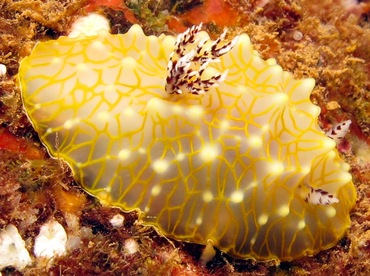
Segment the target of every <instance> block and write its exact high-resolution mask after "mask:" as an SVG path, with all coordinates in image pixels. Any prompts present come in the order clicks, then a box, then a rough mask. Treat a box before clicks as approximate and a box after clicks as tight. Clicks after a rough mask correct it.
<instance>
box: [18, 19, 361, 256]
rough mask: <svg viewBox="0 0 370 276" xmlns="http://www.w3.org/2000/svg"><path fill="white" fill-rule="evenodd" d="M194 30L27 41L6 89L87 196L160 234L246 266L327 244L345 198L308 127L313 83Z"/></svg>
mask: <svg viewBox="0 0 370 276" xmlns="http://www.w3.org/2000/svg"><path fill="white" fill-rule="evenodd" d="M200 28H201V26H197V27H192V28H190V29H189V30H187V31H186V32H184V33H183V34H180V35H179V36H178V37H177V38H175V37H173V36H166V35H160V36H159V37H155V36H146V35H144V33H143V31H142V29H141V28H140V27H139V26H138V25H134V26H133V27H132V28H131V29H130V30H129V31H128V32H127V33H126V34H124V35H111V34H109V33H107V32H105V31H101V32H99V34H98V35H97V36H94V37H85V36H78V37H76V38H69V37H60V38H59V39H58V40H55V41H47V42H41V43H39V44H38V45H37V46H36V47H35V49H34V50H33V51H32V53H31V55H30V56H29V57H27V58H26V59H24V60H23V61H22V63H21V66H20V70H19V81H20V86H21V90H22V97H23V102H24V106H25V109H26V112H27V114H28V116H29V118H30V120H31V121H32V123H33V126H34V128H35V130H36V131H37V132H38V134H39V136H40V139H41V140H42V142H43V143H44V144H45V145H46V147H47V148H48V151H49V153H50V154H51V156H53V157H55V158H61V159H63V160H65V161H66V162H67V163H68V164H69V166H70V167H71V168H72V170H73V173H74V177H75V178H76V180H77V181H78V182H80V183H81V184H82V186H83V187H84V188H85V189H86V190H87V191H88V192H89V193H91V194H92V195H95V196H97V197H98V198H100V199H101V200H103V201H104V203H107V204H109V205H113V206H120V207H122V208H123V209H124V210H125V211H130V210H141V212H142V213H141V218H142V219H143V221H144V222H145V223H146V224H149V225H153V226H155V227H157V228H158V229H159V230H160V231H161V232H162V233H163V234H165V235H166V236H169V237H173V238H175V239H179V240H183V241H190V242H195V243H200V244H206V243H207V242H211V243H212V244H214V245H215V246H217V247H218V248H220V249H221V250H223V251H226V252H228V253H229V254H231V255H233V256H235V257H238V258H252V259H257V260H292V259H296V258H299V257H302V256H305V255H312V254H315V253H317V252H319V251H321V250H323V249H327V248H329V247H331V246H333V245H335V244H336V243H337V242H338V240H339V239H340V238H341V237H342V236H343V235H344V233H345V231H346V230H347V228H348V227H349V224H350V219H349V211H350V209H351V208H352V207H353V205H354V202H355V199H356V195H355V189H354V186H353V184H352V181H351V175H350V174H349V173H348V170H349V166H348V164H346V163H345V162H344V161H343V160H342V159H341V158H340V157H339V155H338V153H337V151H336V149H335V146H336V144H335V142H334V141H333V140H332V139H330V138H328V137H327V136H326V135H325V134H324V132H323V131H322V130H321V129H320V128H319V126H318V125H317V117H318V115H319V112H320V109H319V108H318V107H317V106H315V105H313V104H312V103H311V101H310V99H309V96H310V94H311V91H312V89H313V87H314V80H313V79H303V80H295V79H294V78H293V77H292V75H291V74H290V73H287V72H284V71H283V70H282V69H281V67H280V66H278V65H276V62H275V60H273V59H269V60H267V61H265V60H263V59H261V58H260V57H259V55H258V54H257V53H256V52H254V51H253V49H252V45H251V43H250V40H249V37H248V36H247V35H245V34H242V35H240V36H239V37H236V38H234V39H233V40H231V41H228V40H226V39H225V37H224V35H222V36H220V37H219V38H218V39H217V40H215V41H212V40H210V38H209V36H208V34H207V33H205V32H201V31H200Z"/></svg>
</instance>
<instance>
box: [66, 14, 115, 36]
mask: <svg viewBox="0 0 370 276" xmlns="http://www.w3.org/2000/svg"><path fill="white" fill-rule="evenodd" d="M102 30H104V31H107V32H109V31H110V26H109V21H108V19H106V18H105V17H104V16H102V15H100V14H96V13H91V14H89V15H87V16H82V17H79V18H78V19H77V20H76V21H75V22H73V24H72V27H71V31H70V32H69V34H68V37H71V38H76V37H79V36H97V35H98V34H99V32H100V31H102Z"/></svg>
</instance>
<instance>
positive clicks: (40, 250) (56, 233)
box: [33, 221, 67, 259]
mask: <svg viewBox="0 0 370 276" xmlns="http://www.w3.org/2000/svg"><path fill="white" fill-rule="evenodd" d="M66 243H67V233H66V231H65V230H64V228H63V226H62V225H61V224H60V223H59V222H57V221H49V222H47V223H45V224H44V225H42V226H41V229H40V233H39V235H38V236H37V237H36V239H35V246H34V249H33V253H34V254H35V256H36V257H45V258H48V259H49V258H53V257H55V256H61V255H63V254H64V253H65V251H66Z"/></svg>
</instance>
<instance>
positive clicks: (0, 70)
mask: <svg viewBox="0 0 370 276" xmlns="http://www.w3.org/2000/svg"><path fill="white" fill-rule="evenodd" d="M6 71H7V69H6V66H5V64H2V63H0V77H2V76H5V75H6Z"/></svg>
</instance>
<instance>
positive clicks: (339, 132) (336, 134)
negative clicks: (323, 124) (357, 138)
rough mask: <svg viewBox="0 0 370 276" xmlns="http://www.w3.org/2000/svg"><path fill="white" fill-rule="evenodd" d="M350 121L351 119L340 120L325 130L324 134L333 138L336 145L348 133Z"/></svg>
mask: <svg viewBox="0 0 370 276" xmlns="http://www.w3.org/2000/svg"><path fill="white" fill-rule="evenodd" d="M351 123H352V121H351V120H346V121H343V122H340V123H339V124H336V125H334V126H333V127H332V128H331V129H329V130H328V131H327V132H325V134H326V136H328V137H329V138H331V139H333V140H334V141H335V143H336V144H337V145H338V144H339V143H340V142H341V141H342V139H343V138H344V137H345V136H346V134H347V133H348V130H349V127H350V125H351Z"/></svg>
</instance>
